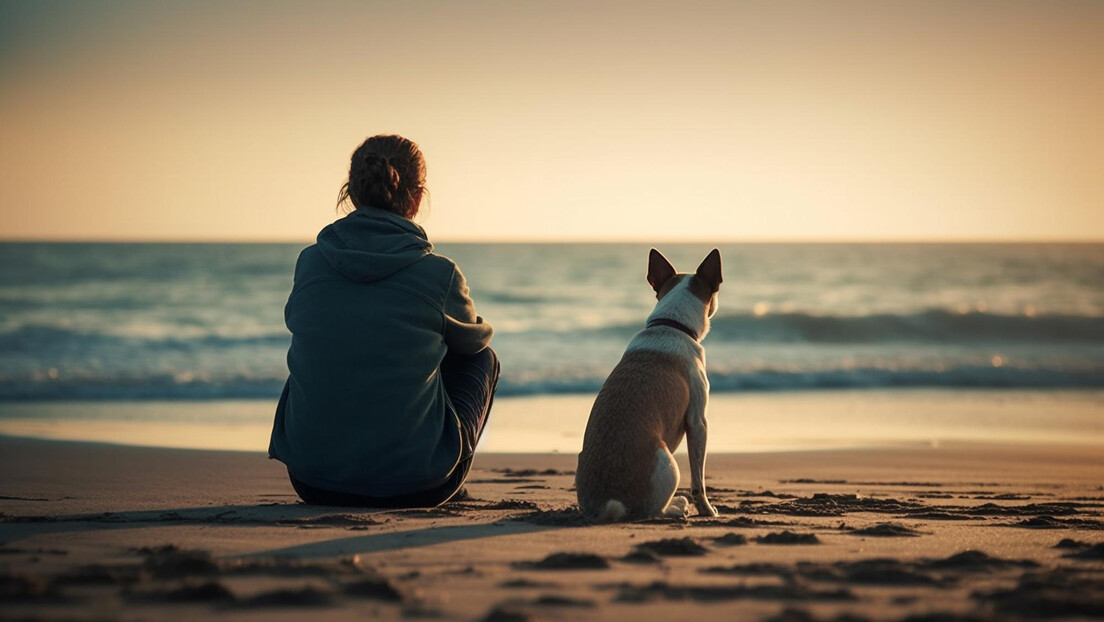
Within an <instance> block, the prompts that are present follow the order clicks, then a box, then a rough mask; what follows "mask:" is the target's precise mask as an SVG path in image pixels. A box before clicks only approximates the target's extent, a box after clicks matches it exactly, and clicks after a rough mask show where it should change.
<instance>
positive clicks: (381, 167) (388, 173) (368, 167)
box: [364, 153, 402, 193]
mask: <svg viewBox="0 0 1104 622" xmlns="http://www.w3.org/2000/svg"><path fill="white" fill-rule="evenodd" d="M364 173H365V177H367V178H368V179H369V180H371V181H372V182H374V183H376V184H380V185H382V186H383V187H385V188H387V190H388V192H389V193H391V192H395V191H396V190H398V189H399V183H400V182H401V181H402V178H401V177H400V176H399V171H398V170H397V169H396V168H395V167H394V166H391V160H389V159H388V158H387V156H385V155H383V154H379V153H366V154H364Z"/></svg>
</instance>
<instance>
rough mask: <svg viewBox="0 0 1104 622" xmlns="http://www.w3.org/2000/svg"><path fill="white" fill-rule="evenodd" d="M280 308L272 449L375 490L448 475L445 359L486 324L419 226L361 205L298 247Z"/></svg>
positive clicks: (454, 443)
mask: <svg viewBox="0 0 1104 622" xmlns="http://www.w3.org/2000/svg"><path fill="white" fill-rule="evenodd" d="M284 319H285V322H286V323H287V327H288V330H290V331H291V348H290V349H289V350H288V355H287V363H288V371H289V377H288V381H287V384H286V385H285V386H284V391H283V394H282V395H281V396H280V402H279V404H278V405H277V408H276V421H275V424H274V425H273V429H272V439H271V442H270V444H269V450H268V452H269V456H270V457H271V458H275V459H277V460H280V461H281V462H283V463H284V464H286V465H287V467H288V471H289V472H290V473H291V474H292V475H294V476H295V478H296V479H298V480H300V481H302V482H304V483H306V484H308V485H310V486H313V487H315V488H321V489H323V490H330V491H333V492H344V493H351V494H360V495H368V496H374V497H388V496H395V495H400V494H409V493H415V492H420V491H423V490H428V489H431V488H433V487H435V486H437V485H439V484H441V483H443V482H444V481H445V480H447V479H448V477H449V475H450V474H451V472H452V470H453V467H455V466H456V464H457V462H458V461H459V459H460V453H461V438H460V429H459V422H458V420H457V419H456V415H455V414H454V413H453V411H452V407H451V405H450V403H449V399H448V395H447V394H446V393H445V387H444V385H443V383H442V382H441V374H440V367H441V361H442V359H443V358H444V356H445V353H446V352H448V351H455V352H459V353H464V354H474V353H476V352H479V351H481V350H483V349H484V348H486V347H487V345H488V344H489V343H490V340H491V333H492V330H491V326H490V325H489V324H487V323H485V322H483V319H482V318H480V317H478V316H477V315H476V314H475V307H474V305H473V304H472V301H471V298H470V297H469V295H468V287H467V284H466V282H465V280H464V275H463V274H461V273H460V270H459V268H457V267H456V264H454V263H453V262H452V261H451V260H449V259H447V258H445V257H442V256H441V255H437V254H434V253H433V245H432V244H430V243H429V241H428V240H427V239H426V234H425V231H424V230H423V229H422V228H421V227H419V226H418V225H417V224H415V223H413V222H411V221H409V220H407V219H405V218H403V217H401V216H398V215H396V214H392V213H390V212H387V211H383V210H379V209H372V208H361V209H358V210H356V211H354V212H353V213H351V214H349V215H348V216H346V217H345V218H342V219H340V220H338V221H337V222H335V223H333V224H332V225H329V226H327V227H326V228H324V229H322V231H321V232H320V233H319V234H318V240H317V243H316V244H314V245H312V246H309V247H307V248H306V249H304V250H303V252H302V253H301V254H300V255H299V261H298V262H297V264H296V266H295V283H294V285H293V287H292V291H291V296H290V297H289V298H288V302H287V306H286V307H285V308H284Z"/></svg>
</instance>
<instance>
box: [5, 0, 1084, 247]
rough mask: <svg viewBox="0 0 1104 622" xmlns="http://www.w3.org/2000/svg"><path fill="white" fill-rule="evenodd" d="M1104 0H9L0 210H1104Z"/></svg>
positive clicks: (1039, 229)
mask: <svg viewBox="0 0 1104 622" xmlns="http://www.w3.org/2000/svg"><path fill="white" fill-rule="evenodd" d="M1102 111H1104V2H1092V1H1081V2H1051V1H1047V2H1026V1H1020V0H993V1H989V2H964V1H952V2H939V1H932V0H918V1H916V2H884V1H881V0H873V1H869V2H865V1H864V2H838V1H833V2H819V1H817V2H787V1H773V0H772V1H765V2H685V3H683V2H624V3H621V2H589V1H585V2H566V1H559V0H556V1H552V0H548V1H546V2H515V1H502V2H452V1H448V2H388V3H378V2H317V3H316V2H311V3H305V2H304V3H290V2H270V1H258V2H244V1H241V2H227V3H213V2H192V1H165V2H146V1H143V2H110V1H105V2H95V3H89V2H23V1H17V2H9V1H7V0H0V136H2V139H0V175H2V176H3V177H2V182H0V210H2V211H0V237H3V238H6V239H28V238H30V239H97V240H102V239H107V240H116V239H126V240H249V241H253V240H257V241H262V240H281V241H283V240H288V241H291V240H294V241H306V240H310V239H312V238H313V237H314V235H315V233H316V232H317V230H318V229H319V228H320V227H321V226H323V225H324V224H326V223H327V222H329V221H331V220H333V219H334V218H335V217H336V215H337V214H336V213H335V211H334V205H333V204H334V199H335V198H336V195H337V191H338V188H339V186H340V185H341V183H342V181H343V180H344V175H345V173H346V171H347V166H348V157H349V154H350V153H351V152H352V150H353V149H354V148H355V147H356V146H357V144H359V142H360V141H361V140H363V138H364V137H366V136H368V135H371V134H376V133H400V134H403V135H405V136H407V137H409V138H411V139H413V140H415V141H417V142H418V143H419V144H420V145H421V146H422V149H423V151H424V152H425V154H426V157H427V160H428V165H429V178H428V179H429V187H430V191H431V193H432V203H431V207H430V209H429V213H428V214H426V215H424V216H423V217H421V218H420V222H422V224H423V225H424V226H425V227H426V228H427V229H428V230H429V232H430V235H431V238H432V239H435V240H510V239H515V240H580V239H581V240H595V241H615V240H641V241H652V240H656V241H660V240H683V239H685V240H897V239H933V240H943V239H952V240H958V239H970V240H975V239H982V240H987V239H1001V240H1004V239H1092V240H1101V239H1104V198H1102V197H1104V112H1102Z"/></svg>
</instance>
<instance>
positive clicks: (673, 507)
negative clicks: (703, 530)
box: [663, 496, 690, 518]
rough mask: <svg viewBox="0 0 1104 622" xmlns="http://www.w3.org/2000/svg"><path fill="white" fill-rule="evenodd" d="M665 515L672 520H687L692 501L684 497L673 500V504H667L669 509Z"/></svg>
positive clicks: (664, 512) (665, 511)
mask: <svg viewBox="0 0 1104 622" xmlns="http://www.w3.org/2000/svg"><path fill="white" fill-rule="evenodd" d="M663 515H664V516H670V517H672V518H686V517H687V516H690V500H689V499H687V498H686V497H683V496H678V497H675V498H674V499H671V502H670V503H668V504H667V509H666V510H664V511H663Z"/></svg>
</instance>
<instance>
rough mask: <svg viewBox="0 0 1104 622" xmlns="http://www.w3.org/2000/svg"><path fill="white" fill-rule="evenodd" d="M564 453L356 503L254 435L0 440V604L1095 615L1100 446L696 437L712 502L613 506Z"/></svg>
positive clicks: (265, 612)
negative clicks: (458, 486)
mask: <svg viewBox="0 0 1104 622" xmlns="http://www.w3.org/2000/svg"><path fill="white" fill-rule="evenodd" d="M680 461H681V462H682V465H681V466H682V468H683V473H684V474H685V472H686V465H685V457H684V456H680ZM574 463H575V457H574V456H572V455H554V454H544V455H536V454H515V455H508V454H487V455H480V456H478V457H477V461H476V466H475V469H474V471H473V473H472V476H471V478H470V480H469V483H468V487H467V491H468V494H467V497H466V498H464V499H462V500H460V501H457V502H453V503H450V504H448V505H447V506H444V507H442V508H438V509H435V510H386V511H382V510H381V511H371V510H364V511H361V510H350V509H342V508H320V507H308V506H304V505H301V504H299V503H298V501H297V498H296V497H295V495H294V493H293V491H292V490H291V487H290V486H289V485H288V483H287V479H286V476H285V473H284V471H283V470H282V468H281V465H279V464H278V463H275V462H273V461H270V460H267V459H265V457H264V455H263V454H259V453H252V452H228V451H192V450H172V449H162V448H137V447H125V446H111V445H97V444H85V443H67V442H55V441H35V440H27V439H19V438H10V437H7V438H0V472H2V473H3V481H2V483H0V513H2V515H0V569H2V572H0V619H3V620H24V619H26V620H46V619H49V620H53V619H66V620H68V619H71V620H177V619H180V620H193V619H204V618H211V619H218V620H238V619H241V620H273V619H300V618H307V619H318V620H329V619H334V620H344V619H349V620H363V619H373V618H378V619H406V618H414V619H417V618H421V617H427V618H433V619H442V620H483V619H487V620H541V619H565V620H566V619H580V620H591V619H593V620H625V619H636V620H653V619H654V620H699V619H701V618H702V617H703V615H704V616H709V617H710V618H711V619H718V618H719V619H724V620H756V621H758V620H764V621H766V620H775V621H802V620H865V619H869V620H915V621H918V620H929V621H934V620H950V621H958V620H1008V619H1030V620H1037V619H1054V618H1061V617H1065V618H1066V619H1092V618H1102V617H1104V545H1102V544H1101V543H1102V542H1104V515H1102V513H1104V452H1102V451H1101V450H1100V448H1099V446H1072V445H1061V446H1057V445H1055V446H1047V445H1011V444H1009V445H981V444H957V443H945V444H942V445H941V446H939V447H937V448H933V447H915V448H895V449H852V450H836V451H802V452H779V453H769V452H767V453H754V454H719V455H711V456H710V459H709V464H708V468H707V473H708V480H707V481H708V483H709V486H710V490H711V498H712V500H713V501H714V503H715V504H716V505H717V508H718V510H719V511H720V512H721V516H720V517H719V518H716V519H707V518H698V517H691V518H690V519H689V520H686V521H681V520H652V521H643V522H634V523H627V524H617V525H590V524H587V522H586V521H585V520H583V519H582V517H581V516H579V515H578V513H577V512H576V511H575V509H574V507H573V503H574V493H573V491H572V484H573V469H574V466H575V464H574ZM683 483H684V484H685V483H686V482H685V481H684V482H683Z"/></svg>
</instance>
